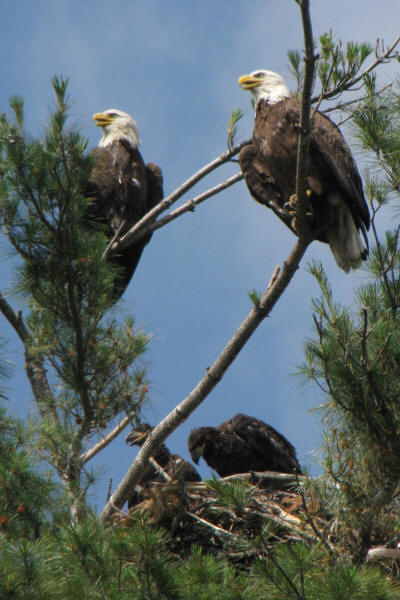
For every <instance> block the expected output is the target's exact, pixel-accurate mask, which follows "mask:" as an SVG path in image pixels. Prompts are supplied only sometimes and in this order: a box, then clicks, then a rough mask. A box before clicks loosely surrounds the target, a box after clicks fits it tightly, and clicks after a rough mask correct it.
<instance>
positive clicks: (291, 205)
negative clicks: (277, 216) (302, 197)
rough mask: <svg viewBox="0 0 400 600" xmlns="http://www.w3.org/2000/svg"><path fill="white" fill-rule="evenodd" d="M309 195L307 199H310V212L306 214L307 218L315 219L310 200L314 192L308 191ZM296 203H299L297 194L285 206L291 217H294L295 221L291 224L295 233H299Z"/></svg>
mask: <svg viewBox="0 0 400 600" xmlns="http://www.w3.org/2000/svg"><path fill="white" fill-rule="evenodd" d="M306 194H307V199H308V210H307V212H306V216H307V217H313V216H314V215H313V211H312V206H311V202H310V200H309V199H310V198H311V196H312V190H310V189H307V191H306ZM296 203H297V194H292V195H291V196H290V197H289V202H286V204H285V205H284V208H285V209H286V210H287V211H288V213H289V215H293V219H292V222H291V226H292V227H293V229H294V231H295V232H296V233H297V229H296Z"/></svg>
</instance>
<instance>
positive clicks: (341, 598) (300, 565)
mask: <svg viewBox="0 0 400 600" xmlns="http://www.w3.org/2000/svg"><path fill="white" fill-rule="evenodd" d="M252 574H253V577H254V579H255V585H254V590H255V597H256V598H259V597H260V598H271V600H272V599H274V600H365V598H368V599H369V600H373V599H375V600H385V599H387V600H389V599H391V598H393V599H394V598H396V597H397V595H398V588H397V587H396V586H394V585H393V584H391V583H390V582H389V581H388V580H386V579H385V578H384V577H382V575H381V573H380V572H379V571H378V570H377V569H375V568H368V567H362V568H359V567H356V566H354V565H351V564H345V563H341V562H340V561H338V562H337V563H336V564H331V563H330V562H329V560H328V557H327V556H326V554H325V552H324V551H323V550H322V549H321V548H320V547H318V546H313V547H311V548H307V547H306V546H305V545H304V544H299V543H294V544H290V543H289V544H282V545H279V546H277V547H276V549H275V550H274V551H271V552H270V553H269V555H268V558H267V560H265V559H258V560H257V561H256V563H255V565H254V568H253V570H252ZM258 594H259V595H258Z"/></svg>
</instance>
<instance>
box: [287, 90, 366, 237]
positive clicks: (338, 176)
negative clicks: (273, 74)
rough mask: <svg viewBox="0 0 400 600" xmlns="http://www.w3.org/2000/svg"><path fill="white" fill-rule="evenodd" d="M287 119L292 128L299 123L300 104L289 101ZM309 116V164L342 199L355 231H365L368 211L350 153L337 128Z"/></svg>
mask: <svg viewBox="0 0 400 600" xmlns="http://www.w3.org/2000/svg"><path fill="white" fill-rule="evenodd" d="M289 102H290V105H289V107H288V110H287V118H288V120H289V121H290V122H291V123H292V124H293V127H294V128H298V127H299V123H300V102H299V100H295V99H293V100H291V101H288V103H289ZM311 115H312V129H311V136H310V161H311V163H312V162H314V161H315V162H316V163H318V166H319V169H320V170H321V172H322V173H323V174H324V175H325V176H326V177H327V178H329V179H332V178H333V179H334V183H335V185H336V187H337V189H338V191H340V192H341V194H342V195H343V197H344V198H345V200H346V202H347V205H348V206H349V208H350V211H351V213H352V216H353V219H354V222H355V224H356V225H357V227H358V228H361V227H365V228H366V229H369V222H370V216H369V210H368V206H367V203H366V201H365V198H364V192H363V185H362V181H361V177H360V174H359V172H358V169H357V165H356V163H355V160H354V158H353V156H352V154H351V150H350V148H349V146H348V144H347V143H346V141H345V139H344V137H343V135H342V133H341V131H340V129H339V127H338V126H337V125H336V124H335V123H334V122H333V121H331V120H330V119H329V117H327V116H326V115H324V114H323V113H321V112H319V111H316V112H314V113H313V109H312V108H311Z"/></svg>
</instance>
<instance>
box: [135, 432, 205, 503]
mask: <svg viewBox="0 0 400 600" xmlns="http://www.w3.org/2000/svg"><path fill="white" fill-rule="evenodd" d="M152 431H153V427H151V426H150V425H148V424H147V423H142V424H140V425H139V426H137V427H136V428H135V429H133V430H132V431H131V432H130V433H128V435H127V436H126V437H125V440H126V443H127V444H129V445H130V446H133V445H136V446H142V445H143V444H144V442H145V441H146V439H147V436H148V435H149V433H151V432H152ZM152 458H154V459H155V461H156V462H157V463H158V464H159V465H160V467H161V468H162V469H163V470H164V471H165V473H166V474H167V475H168V476H169V477H170V478H171V479H172V480H174V481H175V480H178V481H201V477H200V475H199V474H198V472H197V471H196V469H195V468H194V467H193V465H191V464H190V463H189V462H188V461H187V460H185V459H184V458H181V457H180V456H179V455H178V454H172V453H171V452H170V451H169V449H168V448H167V446H166V445H165V444H160V445H159V446H158V448H156V450H155V452H154V454H152ZM154 483H166V478H165V477H164V476H163V474H162V473H160V471H158V470H157V468H156V466H155V465H153V464H151V463H150V464H149V465H148V467H147V469H146V472H145V473H144V475H143V477H142V479H141V481H140V485H139V486H136V490H135V492H134V494H133V495H132V496H131V498H130V499H129V501H128V508H130V507H131V506H134V505H135V504H138V503H139V502H141V501H142V500H144V499H145V498H146V497H147V496H148V493H149V491H150V490H151V488H152V486H153V484H154Z"/></svg>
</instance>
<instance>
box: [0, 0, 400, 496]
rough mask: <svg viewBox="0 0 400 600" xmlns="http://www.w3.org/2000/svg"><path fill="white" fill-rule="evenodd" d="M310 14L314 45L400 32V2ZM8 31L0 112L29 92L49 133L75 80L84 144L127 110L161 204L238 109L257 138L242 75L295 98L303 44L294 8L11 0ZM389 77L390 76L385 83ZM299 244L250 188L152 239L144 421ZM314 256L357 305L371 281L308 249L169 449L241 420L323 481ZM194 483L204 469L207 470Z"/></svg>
mask: <svg viewBox="0 0 400 600" xmlns="http://www.w3.org/2000/svg"><path fill="white" fill-rule="evenodd" d="M311 14H312V20H313V28H314V34H315V36H318V35H320V34H321V33H323V32H325V31H328V30H329V28H332V29H333V31H334V33H335V34H336V36H337V37H338V38H341V39H342V40H343V41H349V40H354V41H360V42H369V43H371V44H375V40H376V38H383V39H384V40H385V42H387V43H390V42H392V41H393V40H394V39H395V38H396V37H397V35H398V34H399V29H400V28H399V23H400V5H399V2H398V0H381V1H380V2H379V3H377V2H376V1H375V0H352V1H351V2H349V1H348V0H346V1H344V0H328V1H321V0H314V1H312V2H311ZM0 34H1V39H2V43H3V53H2V55H3V59H2V61H1V62H0V77H1V81H2V86H1V89H0V111H7V110H8V98H9V97H10V96H11V95H13V94H20V95H22V96H24V97H25V113H26V125H27V128H28V130H29V131H30V132H31V133H32V134H33V135H38V134H40V132H41V131H42V129H43V126H44V124H45V122H46V117H47V114H48V111H49V108H50V107H51V106H52V105H53V95H52V89H51V84H50V80H51V78H52V76H53V75H55V74H62V75H64V76H67V77H69V79H70V88H69V89H70V96H71V98H72V99H73V100H74V103H73V106H72V109H71V115H72V118H73V119H75V120H76V121H77V122H78V123H79V124H80V127H81V129H82V132H83V134H84V135H85V136H86V137H87V138H88V139H89V146H90V147H93V146H95V145H96V144H97V143H98V140H99V131H98V129H97V130H96V128H95V127H94V124H93V122H92V115H93V113H95V112H98V111H101V110H105V109H107V108H119V109H122V110H124V111H126V112H128V113H130V114H132V116H133V117H134V118H135V120H136V121H137V123H138V128H139V133H140V137H141V140H142V145H141V151H142V154H143V157H144V159H145V160H146V161H154V162H157V163H158V164H159V165H160V166H161V168H162V170H163V173H164V183H165V193H166V194H169V193H171V192H172V191H173V190H174V189H175V188H176V187H177V186H178V185H179V184H181V183H182V182H183V181H184V180H185V179H187V178H188V177H189V176H190V175H192V174H193V173H194V172H195V171H197V170H198V169H199V168H200V167H202V166H203V165H204V164H206V163H208V162H209V161H210V160H212V159H213V158H215V157H216V156H217V155H219V154H220V153H221V152H222V151H224V150H225V149H226V134H225V127H226V123H227V121H228V118H229V115H230V112H231V110H232V109H234V108H242V109H243V110H244V111H245V117H244V118H243V119H242V121H241V122H240V124H239V132H238V138H237V139H238V141H241V140H244V139H247V138H248V137H250V134H251V131H252V123H253V114H252V109H251V106H250V97H249V94H248V93H244V92H243V91H242V90H241V89H240V88H239V86H238V84H237V79H238V77H239V76H240V75H241V74H243V73H248V72H250V71H252V70H254V69H258V68H268V69H270V70H274V71H278V72H280V73H281V74H282V75H284V76H286V80H287V83H288V85H289V87H290V86H292V87H293V85H294V82H293V81H292V80H291V79H290V77H289V76H288V68H287V64H288V60H287V51H288V50H290V49H296V48H297V49H300V48H301V47H302V29H301V21H300V15H299V10H298V6H297V4H296V3H295V2H294V0H279V1H277V0H275V1H272V0H269V1H268V0H251V2H249V1H248V0H230V2H226V1H223V0H203V2H201V3H200V2H195V1H194V0H168V1H165V0H129V1H128V0H116V1H115V2H113V3H110V2H105V1H104V0H96V1H94V0H87V1H85V2H82V1H79V2H78V1H76V0H69V1H67V2H65V1H64V2H61V1H60V0H36V1H35V2H31V1H26V0H18V1H17V2H5V3H4V6H3V7H2V20H1V24H0ZM394 73H395V71H394V69H393V67H391V66H384V67H383V68H382V69H381V70H380V80H381V81H382V82H385V81H387V80H388V79H389V78H390V77H391V76H393V74H394ZM356 151H357V148H356V147H355V152H356ZM237 171H238V166H237V165H235V164H230V165H226V166H224V167H222V168H221V169H219V170H218V171H217V172H216V173H214V174H212V175H211V176H210V177H209V178H208V179H206V180H204V181H203V182H201V183H200V184H199V185H198V186H197V187H196V188H195V189H194V190H193V191H192V193H191V194H190V193H189V194H188V195H187V196H186V197H185V198H184V200H185V199H186V200H187V199H189V198H190V197H192V196H193V195H196V194H197V193H200V192H201V191H203V190H205V189H208V187H210V186H212V185H214V184H215V183H217V182H219V181H222V180H225V179H226V178H228V177H229V176H231V175H233V174H234V173H235V172H237ZM293 243H294V238H293V236H292V234H291V233H290V232H289V230H287V229H286V228H285V226H284V225H283V224H281V223H280V222H279V221H278V220H277V218H276V217H275V216H274V215H273V214H272V212H269V211H267V210H266V209H265V208H264V207H261V206H259V205H257V204H256V203H255V202H254V201H253V200H252V199H251V198H250V196H249V194H248V192H247V189H246V187H245V184H244V183H243V182H241V183H239V184H237V185H236V186H234V187H233V188H230V189H228V190H227V191H225V192H224V193H222V194H220V195H219V196H215V197H213V198H211V199H210V200H208V201H207V202H206V203H204V204H203V205H201V207H199V208H198V209H197V210H196V212H195V213H189V214H186V215H184V216H183V217H181V218H180V219H178V220H177V221H174V222H173V223H171V224H170V225H168V226H167V227H165V228H163V229H161V230H159V231H157V232H156V233H155V234H154V236H153V238H152V241H151V243H150V245H149V246H148V247H147V248H146V250H145V252H144V254H143V257H142V260H141V263H140V266H139V267H138V270H137V271H136V274H135V277H134V279H133V281H132V283H131V285H130V287H129V289H128V290H127V292H126V294H125V296H124V299H123V301H122V302H120V303H119V304H118V306H117V308H116V309H115V310H116V311H122V312H125V313H126V312H133V313H134V314H135V316H136V320H137V322H138V323H139V324H140V325H142V326H143V327H144V328H145V329H146V331H147V332H152V334H153V338H152V341H151V344H150V348H149V352H148V355H147V359H148V369H149V377H150V379H151V381H152V385H151V405H150V406H149V407H148V410H147V412H146V415H147V418H148V420H149V421H151V422H152V423H154V424H155V423H156V422H158V421H159V420H160V419H161V418H163V417H164V416H165V415H166V414H167V413H168V412H169V411H170V410H171V409H172V408H173V407H174V406H175V405H176V404H177V403H179V402H180V401H181V400H182V399H183V398H184V397H185V396H186V395H187V394H188V393H189V392H190V391H191V389H192V388H193V387H194V386H195V385H196V384H197V382H198V380H199V379H200V378H201V377H202V376H203V375H204V372H205V369H206V368H207V366H208V365H210V364H211V363H212V362H213V361H214V360H215V358H216V357H217V356H218V354H219V352H220V351H221V350H222V348H223V347H224V345H225V344H226V342H227V341H228V339H229V338H230V337H231V336H232V334H233V333H234V331H235V330H236V328H237V327H238V326H239V324H240V323H241V322H242V320H243V319H244V318H245V316H246V315H247V314H248V312H249V310H250V308H251V303H250V300H249V298H248V295H247V294H248V292H249V291H250V290H251V289H257V290H260V291H262V290H264V289H265V287H266V285H267V283H268V281H269V278H270V276H271V274H272V272H273V269H274V267H275V265H277V264H281V263H282V261H283V260H284V259H285V257H286V256H287V254H288V252H289V251H290V248H291V247H292V245H293ZM1 248H2V249H3V250H4V249H5V248H6V246H5V245H4V243H2V244H1ZM313 258H317V259H320V260H322V261H323V263H324V265H325V267H326V270H327V273H328V276H329V278H330V281H331V283H332V285H333V288H334V290H335V294H336V298H337V299H338V300H341V301H343V302H345V303H349V302H350V301H351V295H352V289H353V288H354V286H356V285H357V284H358V283H360V282H362V281H363V278H364V277H365V275H363V273H362V271H358V272H357V273H352V274H350V275H345V274H344V273H343V272H341V271H340V270H339V269H338V268H337V266H336V264H335V262H334V260H333V259H332V257H331V255H330V252H329V250H328V249H327V248H326V247H325V246H324V245H323V244H320V243H318V242H315V243H314V244H313V245H312V247H311V248H310V249H309V250H308V252H307V255H306V258H305V260H304V261H303V263H302V265H301V269H300V270H299V272H298V273H297V274H296V276H295V279H294V281H293V282H292V284H291V286H290V288H289V290H288V291H287V292H286V294H285V296H284V297H283V298H282V299H281V301H280V303H279V305H278V306H277V307H276V308H275V309H274V311H273V312H272V314H271V316H270V318H269V319H267V320H266V321H265V322H264V323H263V324H262V325H261V327H260V328H259V329H258V331H257V332H256V333H255V335H254V336H253V338H252V339H251V340H250V342H249V343H248V344H247V346H246V347H245V349H244V350H243V351H242V353H241V354H240V356H239V357H238V359H237V360H236V362H235V363H234V365H233V366H232V367H231V369H230V370H229V371H228V373H227V374H226V376H225V378H224V379H223V381H222V382H221V383H220V384H219V385H218V386H217V388H216V389H215V390H214V392H213V393H212V394H211V395H210V396H209V397H208V398H207V399H206V400H205V402H204V403H203V405H202V406H201V407H200V408H199V409H198V410H197V411H196V412H195V413H194V414H193V415H192V416H191V418H190V419H189V420H188V421H187V422H186V423H185V424H184V425H182V426H181V427H180V428H179V429H178V430H177V431H176V432H175V433H174V434H173V435H172V436H171V437H170V438H169V440H168V445H169V446H170V448H171V449H172V450H173V451H174V452H178V453H180V454H182V455H184V456H185V457H188V453H187V449H186V439H187V436H188V433H189V431H190V429H191V428H193V427H195V426H198V425H216V424H218V423H220V422H221V421H222V420H225V419H227V418H229V417H231V416H233V415H234V414H235V413H236V412H239V411H240V412H245V413H248V414H251V415H253V416H256V417H259V418H261V419H263V420H265V421H266V422H268V423H270V424H271V425H273V426H274V427H275V428H277V429H278V430H279V431H281V432H282V433H283V434H284V435H286V436H287V437H288V439H289V440H290V441H291V442H292V443H293V444H294V446H295V447H296V448H297V452H298V456H299V459H300V462H301V463H302V464H303V465H309V466H311V468H312V470H314V472H316V467H315V466H313V462H314V458H313V453H314V450H315V449H316V448H317V447H318V446H319V444H320V435H321V432H320V426H319V423H318V417H317V416H316V415H315V414H310V412H309V410H310V409H311V408H312V407H315V406H316V405H318V404H319V403H320V402H321V400H322V398H321V396H320V394H319V392H318V390H316V389H315V388H313V387H310V386H303V385H302V382H301V380H299V378H297V377H294V376H292V373H293V372H294V371H295V368H296V366H297V365H299V364H300V363H301V362H302V348H303V343H304V340H305V339H306V338H307V337H309V336H310V335H311V333H312V315H311V298H312V297H313V296H315V295H317V294H318V290H317V287H316V285H315V283H314V281H313V279H312V277H311V275H309V274H308V273H307V270H306V265H307V262H309V261H310V260H311V259H313ZM0 269H1V282H2V290H3V291H5V290H6V289H7V285H8V282H9V281H10V280H11V279H12V265H11V263H10V261H9V258H8V257H7V256H6V255H4V259H3V262H2V264H1V265H0ZM1 323H2V326H1V333H2V335H3V337H7V338H9V339H10V340H11V341H10V343H9V345H8V351H9V356H10V358H11V360H13V361H14V362H15V364H16V365H17V368H16V376H15V377H14V379H12V380H11V381H10V382H9V397H10V401H11V402H10V406H11V410H12V411H14V412H15V413H16V414H25V413H26V412H27V411H28V410H30V409H31V408H32V404H31V392H30V389H29V386H28V383H27V381H26V379H25V376H24V372H23V370H22V364H23V353H22V348H21V347H20V345H19V344H18V341H17V340H16V339H15V335H14V333H13V332H12V330H10V328H9V327H8V325H7V323H6V322H5V320H4V319H3V318H1ZM122 438H123V436H120V439H119V440H116V441H115V442H114V443H113V444H112V445H111V446H110V447H109V448H108V449H107V451H106V452H104V453H103V454H102V455H101V456H100V457H99V460H98V461H97V463H96V464H97V465H98V466H100V465H103V469H102V472H101V476H100V479H99V482H98V484H97V485H96V494H97V495H96V496H95V497H94V502H96V503H97V504H98V505H99V506H101V505H102V504H103V500H104V498H105V494H106V488H107V482H108V479H109V478H110V477H112V478H113V482H114V485H117V483H118V482H119V480H120V479H121V477H122V476H123V474H124V473H125V471H126V469H127V467H128V466H129V464H130V462H131V460H132V458H133V457H134V454H135V450H134V449H131V448H128V447H127V446H126V445H125V443H124V442H123V439H122ZM201 473H202V474H203V475H207V474H208V473H209V471H208V469H207V468H206V467H205V465H204V464H202V466H201Z"/></svg>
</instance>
